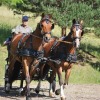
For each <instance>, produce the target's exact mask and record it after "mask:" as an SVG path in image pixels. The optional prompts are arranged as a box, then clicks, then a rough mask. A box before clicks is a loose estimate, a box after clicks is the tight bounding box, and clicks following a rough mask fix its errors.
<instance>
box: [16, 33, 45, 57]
mask: <svg viewBox="0 0 100 100" xmlns="http://www.w3.org/2000/svg"><path fill="white" fill-rule="evenodd" d="M26 36H27V35H23V36H22V38H21V39H20V41H19V42H18V46H17V54H18V55H19V56H31V57H35V58H38V57H43V56H44V50H43V49H42V50H41V51H37V50H34V49H33V45H32V41H33V39H32V35H30V36H29V37H28V39H27V40H26V41H25V42H24V43H23V44H22V40H23V39H24V38H25V37H26ZM28 41H29V42H30V43H29V47H30V48H27V47H25V46H26V43H27V42H28Z"/></svg>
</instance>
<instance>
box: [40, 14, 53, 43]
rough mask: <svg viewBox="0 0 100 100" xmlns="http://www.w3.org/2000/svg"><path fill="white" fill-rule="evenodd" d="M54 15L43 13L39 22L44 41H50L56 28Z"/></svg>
mask: <svg viewBox="0 0 100 100" xmlns="http://www.w3.org/2000/svg"><path fill="white" fill-rule="evenodd" d="M51 19H52V16H51V15H50V14H46V15H45V14H44V13H43V14H42V18H41V21H40V23H39V28H40V30H41V35H43V39H44V41H46V42H48V41H49V40H50V38H51V31H52V29H53V28H54V24H53V23H52V21H51Z"/></svg>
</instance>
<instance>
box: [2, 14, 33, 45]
mask: <svg viewBox="0 0 100 100" xmlns="http://www.w3.org/2000/svg"><path fill="white" fill-rule="evenodd" d="M28 20H29V18H28V16H23V17H22V23H21V24H20V25H18V26H16V27H15V28H14V29H12V32H11V33H12V36H10V37H8V38H7V39H6V41H4V43H3V45H4V46H5V45H9V44H10V42H11V39H12V37H13V35H14V34H19V33H22V34H30V33H32V32H33V30H32V28H31V27H30V26H28Z"/></svg>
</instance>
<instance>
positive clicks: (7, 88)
mask: <svg viewBox="0 0 100 100" xmlns="http://www.w3.org/2000/svg"><path fill="white" fill-rule="evenodd" d="M5 92H6V93H7V94H8V93H9V92H10V84H9V83H7V84H6V87H5Z"/></svg>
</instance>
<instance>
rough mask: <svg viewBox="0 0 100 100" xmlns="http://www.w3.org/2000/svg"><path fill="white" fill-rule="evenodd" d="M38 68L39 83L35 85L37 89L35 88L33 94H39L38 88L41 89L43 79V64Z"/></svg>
mask: <svg viewBox="0 0 100 100" xmlns="http://www.w3.org/2000/svg"><path fill="white" fill-rule="evenodd" d="M39 68H40V73H39V82H38V85H37V87H36V89H35V92H36V93H37V94H39V92H40V88H41V81H42V78H43V77H42V76H43V68H44V64H42V63H40V65H39Z"/></svg>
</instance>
